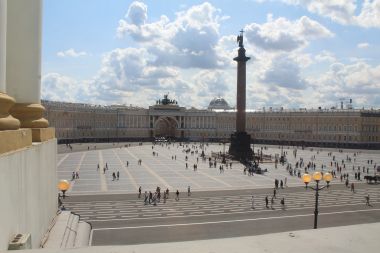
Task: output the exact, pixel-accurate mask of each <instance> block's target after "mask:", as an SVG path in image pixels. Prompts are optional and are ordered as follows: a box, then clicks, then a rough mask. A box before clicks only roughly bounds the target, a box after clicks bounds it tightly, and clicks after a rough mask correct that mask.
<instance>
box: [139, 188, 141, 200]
mask: <svg viewBox="0 0 380 253" xmlns="http://www.w3.org/2000/svg"><path fill="white" fill-rule="evenodd" d="M138 197H139V198H141V186H140V187H139V195H138Z"/></svg>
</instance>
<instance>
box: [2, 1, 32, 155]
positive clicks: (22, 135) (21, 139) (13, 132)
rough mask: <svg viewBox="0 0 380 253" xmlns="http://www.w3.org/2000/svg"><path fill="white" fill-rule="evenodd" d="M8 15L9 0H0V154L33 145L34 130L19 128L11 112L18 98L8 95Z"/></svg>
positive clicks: (17, 121)
mask: <svg viewBox="0 0 380 253" xmlns="http://www.w3.org/2000/svg"><path fill="white" fill-rule="evenodd" d="M7 16H8V1H7V0H0V154H3V153H7V152H11V151H15V150H17V149H21V148H25V147H27V146H30V145H32V132H31V131H30V130H29V129H19V128H20V121H19V120H18V119H15V118H14V117H13V116H12V115H10V112H9V111H10V109H11V108H12V106H13V105H14V104H15V102H16V100H15V99H14V98H12V97H11V96H9V95H7V84H6V73H7V71H6V60H7V52H6V51H7V48H6V45H7V43H6V42H7Z"/></svg>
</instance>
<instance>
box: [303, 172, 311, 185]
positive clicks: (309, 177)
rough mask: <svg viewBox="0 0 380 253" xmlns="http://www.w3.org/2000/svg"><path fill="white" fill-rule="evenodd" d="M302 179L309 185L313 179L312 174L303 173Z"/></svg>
mask: <svg viewBox="0 0 380 253" xmlns="http://www.w3.org/2000/svg"><path fill="white" fill-rule="evenodd" d="M302 180H303V182H304V183H305V184H306V185H307V184H308V183H310V181H311V175H310V174H303V176H302Z"/></svg>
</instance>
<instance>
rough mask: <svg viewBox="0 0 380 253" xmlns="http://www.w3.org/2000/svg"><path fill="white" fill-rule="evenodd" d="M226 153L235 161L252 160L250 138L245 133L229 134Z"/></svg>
mask: <svg viewBox="0 0 380 253" xmlns="http://www.w3.org/2000/svg"><path fill="white" fill-rule="evenodd" d="M228 153H229V154H230V155H232V156H233V157H234V158H235V159H237V160H243V161H244V160H247V159H248V160H252V159H253V151H252V149H251V136H250V135H249V134H247V133H246V132H235V133H233V134H231V144H230V148H229V150H228Z"/></svg>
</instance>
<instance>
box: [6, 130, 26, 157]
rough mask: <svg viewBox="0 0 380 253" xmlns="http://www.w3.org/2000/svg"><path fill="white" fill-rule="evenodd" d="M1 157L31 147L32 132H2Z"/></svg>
mask: <svg viewBox="0 0 380 253" xmlns="http://www.w3.org/2000/svg"><path fill="white" fill-rule="evenodd" d="M0 140H1V143H0V155H1V154H4V153H7V152H11V151H15V150H18V149H22V148H25V147H29V146H31V145H32V131H31V130H30V129H17V130H4V131H0Z"/></svg>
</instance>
